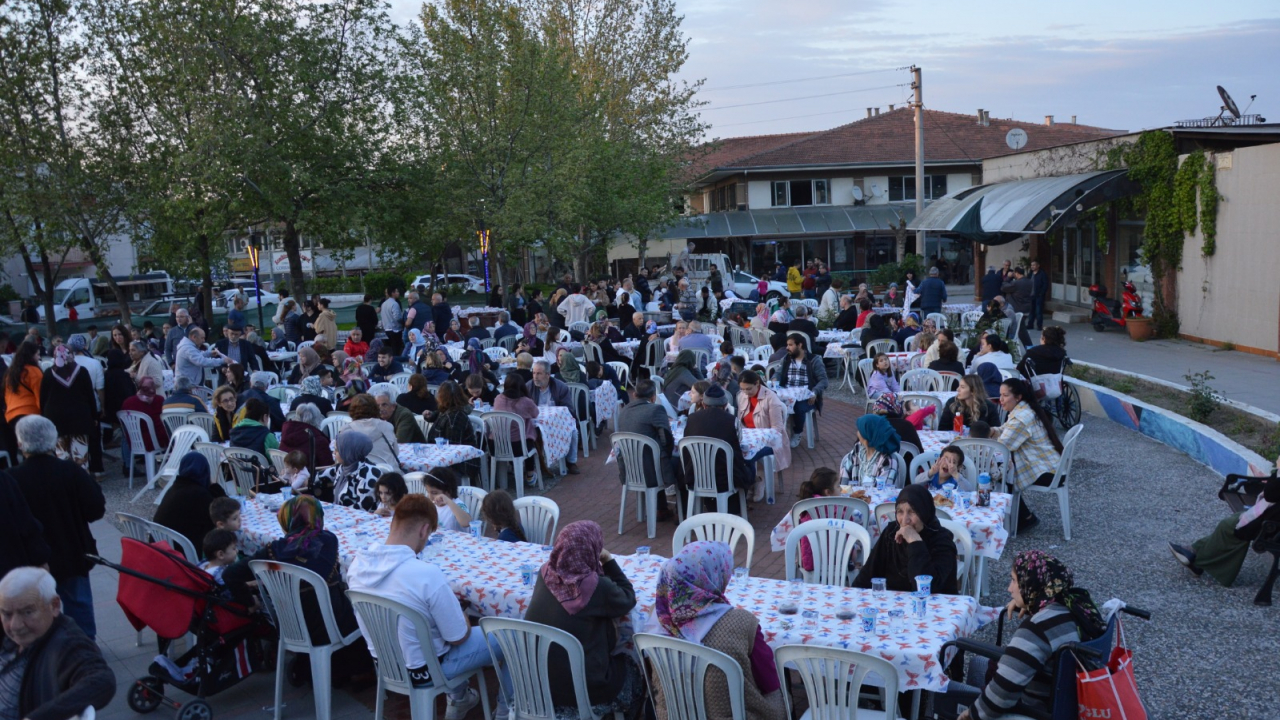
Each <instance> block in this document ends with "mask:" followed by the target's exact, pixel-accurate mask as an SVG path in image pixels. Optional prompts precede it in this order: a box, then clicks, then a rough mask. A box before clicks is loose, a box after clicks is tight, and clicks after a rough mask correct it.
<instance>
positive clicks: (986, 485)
mask: <svg viewBox="0 0 1280 720" xmlns="http://www.w3.org/2000/svg"><path fill="white" fill-rule="evenodd" d="M990 504H991V475H989V474H987V473H982V474H980V475H978V507H987V506H988V505H990Z"/></svg>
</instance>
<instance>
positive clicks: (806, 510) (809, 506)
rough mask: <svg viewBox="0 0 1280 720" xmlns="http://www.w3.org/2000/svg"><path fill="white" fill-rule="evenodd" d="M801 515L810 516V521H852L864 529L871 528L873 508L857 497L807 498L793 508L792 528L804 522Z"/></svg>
mask: <svg viewBox="0 0 1280 720" xmlns="http://www.w3.org/2000/svg"><path fill="white" fill-rule="evenodd" d="M801 515H808V516H809V520H827V519H833V520H851V521H853V522H856V523H858V524H859V525H861V526H862V527H864V528H870V527H871V508H870V507H869V506H868V505H867V501H866V500H860V499H858V498H855V497H836V496H832V497H818V498H807V499H804V500H801V501H799V502H797V503H796V504H795V505H792V506H791V526H792V527H797V526H799V525H800V524H801V523H802V522H807V521H805V520H801V519H800V516H801Z"/></svg>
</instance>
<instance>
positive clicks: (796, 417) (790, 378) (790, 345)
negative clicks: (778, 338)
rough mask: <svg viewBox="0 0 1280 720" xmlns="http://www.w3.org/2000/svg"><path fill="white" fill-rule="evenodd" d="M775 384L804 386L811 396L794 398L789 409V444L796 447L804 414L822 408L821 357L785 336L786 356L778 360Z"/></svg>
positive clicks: (823, 372) (823, 370) (823, 371)
mask: <svg viewBox="0 0 1280 720" xmlns="http://www.w3.org/2000/svg"><path fill="white" fill-rule="evenodd" d="M778 385H779V387H807V388H809V391H810V392H812V393H813V394H814V396H815V397H812V398H809V399H808V400H797V401H796V403H795V406H794V407H793V410H792V415H791V447H799V446H800V435H801V433H803V432H804V420H805V415H808V414H809V413H810V412H813V410H814V409H818V410H821V409H822V393H823V392H825V391H826V389H827V368H826V367H825V366H824V365H823V364H822V358H821V357H818V356H817V355H813V354H810V353H809V351H808V350H806V349H805V346H804V341H802V340H801V339H800V338H795V337H789V338H787V356H786V357H785V358H783V359H782V369H781V371H780V372H779V373H778Z"/></svg>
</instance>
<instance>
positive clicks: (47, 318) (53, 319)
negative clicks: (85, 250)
mask: <svg viewBox="0 0 1280 720" xmlns="http://www.w3.org/2000/svg"><path fill="white" fill-rule="evenodd" d="M36 233H37V234H40V229H39V224H37V225H36ZM23 256H24V257H25V256H26V253H23ZM27 262H28V263H30V262H31V261H30V258H28V259H27ZM40 263H41V265H42V266H43V267H44V292H43V293H41V294H42V295H44V298H43V300H44V331H45V333H46V336H47V337H49V338H53V336H54V335H55V334H56V328H57V323H58V320H57V313H55V312H54V309H53V281H54V280H55V279H56V278H55V276H54V272H53V268H52V267H51V263H50V262H49V253H48V252H46V251H45V249H44V247H43V246H41V247H40ZM32 277H35V276H34V275H32Z"/></svg>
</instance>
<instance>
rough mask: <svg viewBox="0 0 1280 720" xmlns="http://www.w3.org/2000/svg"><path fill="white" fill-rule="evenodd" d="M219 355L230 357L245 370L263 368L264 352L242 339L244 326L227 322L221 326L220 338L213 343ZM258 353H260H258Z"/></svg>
mask: <svg viewBox="0 0 1280 720" xmlns="http://www.w3.org/2000/svg"><path fill="white" fill-rule="evenodd" d="M213 349H215V350H217V351H218V354H219V355H222V356H223V357H228V358H231V362H233V363H239V364H241V365H243V366H244V369H245V370H246V371H249V372H252V371H254V370H265V369H267V368H266V365H265V362H269V361H268V360H267V359H266V353H265V352H263V351H262V350H261V349H260V348H258V347H257V346H255V345H254V344H253V343H251V342H249V341H248V340H246V339H244V328H243V326H240V325H232V324H231V323H228V324H226V325H224V326H223V327H222V339H221V340H219V341H218V342H216V343H214V344H213ZM259 353H262V354H261V355H259Z"/></svg>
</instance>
